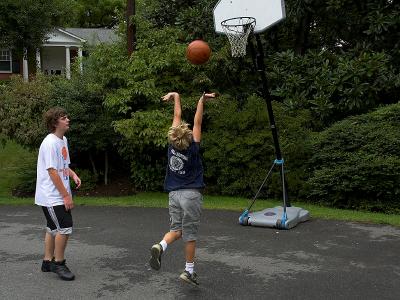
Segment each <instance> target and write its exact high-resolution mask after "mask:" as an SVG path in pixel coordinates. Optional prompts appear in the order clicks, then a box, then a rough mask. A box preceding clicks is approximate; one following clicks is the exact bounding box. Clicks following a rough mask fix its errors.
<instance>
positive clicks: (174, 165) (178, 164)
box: [169, 155, 184, 173]
mask: <svg viewBox="0 0 400 300" xmlns="http://www.w3.org/2000/svg"><path fill="white" fill-rule="evenodd" d="M169 166H170V169H171V170H172V171H174V172H179V171H180V170H182V169H183V161H182V159H180V158H179V157H177V156H174V155H172V156H171V159H170V160H169ZM183 172H184V171H183ZM179 173H180V172H179Z"/></svg>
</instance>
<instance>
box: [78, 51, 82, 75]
mask: <svg viewBox="0 0 400 300" xmlns="http://www.w3.org/2000/svg"><path fill="white" fill-rule="evenodd" d="M78 58H79V70H80V71H81V74H82V73H83V62H82V48H80V47H79V48H78Z"/></svg>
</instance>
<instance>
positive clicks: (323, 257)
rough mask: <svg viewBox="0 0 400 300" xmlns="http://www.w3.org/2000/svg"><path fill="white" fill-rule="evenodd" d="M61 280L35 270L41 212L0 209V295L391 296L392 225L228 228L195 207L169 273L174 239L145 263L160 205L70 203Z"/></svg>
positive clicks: (398, 285)
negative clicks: (193, 228) (191, 229)
mask: <svg viewBox="0 0 400 300" xmlns="http://www.w3.org/2000/svg"><path fill="white" fill-rule="evenodd" d="M73 216H74V221H75V224H74V226H75V232H74V234H73V235H72V236H71V239H70V243H69V246H68V249H67V253H66V257H67V263H68V266H69V267H70V269H71V270H72V271H73V272H74V273H75V274H76V280H75V281H73V282H64V281H61V280H59V279H58V277H57V276H56V275H55V274H54V273H42V272H41V271H40V263H41V259H42V255H43V254H42V251H43V241H42V239H43V233H44V231H43V224H44V217H43V215H42V211H41V210H40V209H39V208H37V207H35V206H20V207H18V206H0V299H63V300H65V299H98V298H100V299H189V298H190V299H400V228H395V227H391V226H379V225H368V224H360V223H347V222H339V221H326V220H314V219H312V220H311V221H309V222H306V223H302V224H300V225H299V226H297V227H295V228H293V229H291V230H288V231H277V230H275V229H270V228H256V227H243V226H240V225H238V223H237V219H238V216H239V213H236V212H228V211H207V210H206V211H204V214H203V217H202V226H201V232H200V237H199V242H198V251H197V263H196V271H197V273H198V275H199V282H200V284H201V285H200V287H198V288H196V287H192V286H190V285H187V284H185V283H183V282H181V281H180V280H179V278H178V276H179V274H180V272H181V271H182V270H183V267H184V259H183V252H182V250H183V249H182V247H183V244H182V242H180V241H179V242H177V243H176V244H174V245H172V246H170V247H169V248H168V249H167V251H166V252H165V254H164V255H163V260H162V268H161V270H160V271H154V270H152V269H150V267H149V265H148V258H149V248H150V247H151V245H152V244H153V243H154V242H158V241H160V239H161V237H162V235H163V233H164V232H165V231H166V230H168V222H169V217H168V210H167V209H152V208H118V207H113V208H106V207H85V206H80V207H77V208H75V209H74V211H73Z"/></svg>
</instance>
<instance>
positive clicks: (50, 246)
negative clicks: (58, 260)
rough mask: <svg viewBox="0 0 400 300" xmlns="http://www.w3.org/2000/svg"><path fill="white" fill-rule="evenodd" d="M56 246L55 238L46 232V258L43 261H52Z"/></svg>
mask: <svg viewBox="0 0 400 300" xmlns="http://www.w3.org/2000/svg"><path fill="white" fill-rule="evenodd" d="M54 246H55V241H54V237H53V236H52V235H51V234H50V233H48V232H46V236H45V238H44V258H43V260H52V259H53V257H54Z"/></svg>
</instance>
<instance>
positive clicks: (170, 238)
mask: <svg viewBox="0 0 400 300" xmlns="http://www.w3.org/2000/svg"><path fill="white" fill-rule="evenodd" d="M181 236H182V231H170V232H167V233H166V234H165V235H164V238H163V240H164V241H166V242H167V244H171V243H173V242H175V241H176V240H179V239H180V238H181Z"/></svg>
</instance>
